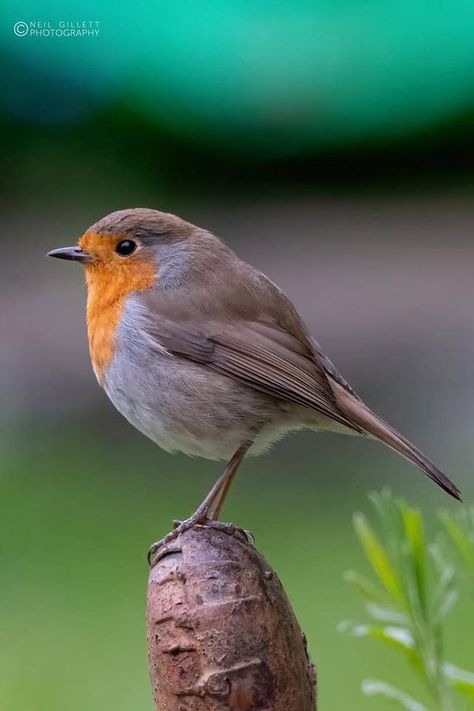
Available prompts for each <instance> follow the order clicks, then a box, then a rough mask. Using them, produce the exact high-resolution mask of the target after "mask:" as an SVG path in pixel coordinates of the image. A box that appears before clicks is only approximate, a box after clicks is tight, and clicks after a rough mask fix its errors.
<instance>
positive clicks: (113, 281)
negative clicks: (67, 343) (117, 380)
mask: <svg viewBox="0 0 474 711" xmlns="http://www.w3.org/2000/svg"><path fill="white" fill-rule="evenodd" d="M123 239H127V238H126V237H124V236H123V235H100V234H97V233H95V232H87V233H86V234H85V235H83V236H82V237H81V238H80V240H79V246H80V247H81V248H82V249H83V250H84V252H87V253H88V254H91V255H92V256H93V257H94V260H93V261H91V262H86V263H85V264H84V266H85V271H86V283H87V333H88V338H89V349H90V354H91V360H92V365H93V367H94V370H95V373H96V375H97V378H98V380H99V382H100V383H101V384H102V383H103V380H104V375H105V371H106V369H107V367H108V366H109V365H110V362H111V360H112V357H113V354H114V345H115V332H116V330H117V326H118V324H119V322H120V317H121V314H122V310H123V307H124V305H125V301H126V297H127V296H128V294H130V293H131V292H134V291H143V290H144V289H148V288H149V287H151V286H153V284H154V283H155V282H156V268H157V265H156V262H155V261H154V260H153V259H150V257H149V255H145V253H144V252H143V251H142V250H141V248H140V246H138V247H137V249H136V251H135V252H134V253H133V254H131V255H130V256H129V257H122V256H120V255H119V254H117V252H116V251H115V248H116V246H117V244H118V243H119V242H120V241H122V240H123Z"/></svg>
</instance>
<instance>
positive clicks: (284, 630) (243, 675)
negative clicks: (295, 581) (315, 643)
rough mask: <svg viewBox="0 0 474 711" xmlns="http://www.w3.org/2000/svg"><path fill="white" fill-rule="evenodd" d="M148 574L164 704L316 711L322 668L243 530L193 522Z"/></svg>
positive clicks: (208, 710) (153, 669)
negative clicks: (317, 669)
mask: <svg viewBox="0 0 474 711" xmlns="http://www.w3.org/2000/svg"><path fill="white" fill-rule="evenodd" d="M172 547H173V548H174V549H175V551H174V552H173V553H171V554H167V555H166V556H165V557H163V558H162V559H161V560H160V561H159V562H158V563H157V564H156V565H155V567H154V568H152V570H151V571H150V575H149V580H148V605H147V638H148V656H149V666H150V677H151V682H152V685H153V693H154V698H155V703H156V708H157V710H158V711H257V710H258V711H264V710H265V711H316V676H315V672H314V667H313V666H312V664H311V662H310V660H309V657H308V653H307V650H306V640H305V637H304V635H303V633H302V632H301V629H300V627H299V625H298V622H297V621H296V618H295V615H294V613H293V610H292V609H291V606H290V603H289V601H288V598H287V596H286V593H285V591H284V590H283V587H282V585H281V583H280V581H279V580H278V577H277V576H276V575H275V573H274V572H273V570H272V569H271V568H270V566H269V565H268V564H267V563H266V562H265V560H264V559H263V558H262V556H261V555H260V554H259V553H258V552H257V551H256V550H255V548H254V547H253V546H252V545H251V544H250V543H249V542H248V541H247V539H246V538H244V537H243V535H242V534H239V533H237V532H235V533H234V534H230V533H228V532H224V531H222V530H218V529H215V528H210V527H203V526H195V527H194V528H192V529H191V530H189V531H186V532H185V533H184V534H182V535H181V536H180V537H179V538H178V539H177V540H176V542H174V543H173V544H172Z"/></svg>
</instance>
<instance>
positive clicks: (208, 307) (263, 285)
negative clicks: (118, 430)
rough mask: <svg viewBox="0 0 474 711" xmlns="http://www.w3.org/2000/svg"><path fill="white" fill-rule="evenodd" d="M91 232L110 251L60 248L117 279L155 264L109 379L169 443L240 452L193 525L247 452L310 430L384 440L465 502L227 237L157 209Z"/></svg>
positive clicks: (115, 395)
mask: <svg viewBox="0 0 474 711" xmlns="http://www.w3.org/2000/svg"><path fill="white" fill-rule="evenodd" d="M88 233H93V234H98V235H99V241H100V242H101V239H102V238H101V236H103V239H104V244H105V243H106V244H107V245H109V244H111V245H112V247H110V249H111V250H112V253H111V254H110V255H109V254H108V252H106V251H105V252H104V250H102V249H101V248H100V245H99V247H97V248H94V249H95V253H92V254H90V253H87V254H86V253H84V252H81V249H79V250H78V248H74V250H70V251H68V250H67V249H66V250H58V251H56V252H55V253H53V256H61V258H65V256H64V255H65V254H66V253H67V254H69V253H70V254H71V256H70V257H68V258H71V259H74V260H76V261H83V262H84V263H85V266H86V269H87V270H89V273H91V271H90V270H92V272H94V270H95V272H97V271H98V270H99V269H100V261H101V260H105V261H106V262H107V270H106V272H105V273H107V274H112V275H116V274H117V275H118V276H120V274H119V272H120V269H122V266H121V265H127V267H126V268H127V270H128V271H127V274H129V273H130V274H134V278H137V274H136V273H135V272H134V271H133V269H134V267H133V265H134V264H136V269H137V270H138V279H137V283H141V280H140V278H139V277H140V271H139V270H140V269H141V270H143V269H144V268H145V267H144V266H143V265H147V266H146V271H147V273H148V272H149V271H150V265H152V269H151V272H152V274H154V273H155V271H156V278H153V280H152V283H151V285H150V284H147V286H146V287H140V288H137V289H135V290H134V289H131V290H130V293H128V295H127V299H126V302H125V304H124V307H123V309H122V311H121V317H120V321H119V323H118V325H117V329H116V333H115V338H114V349H115V350H114V356H113V359H112V360H111V362H110V364H109V366H108V369H107V371H106V372H105V374H104V375H103V377H102V378H101V384H102V385H103V386H104V388H105V390H106V391H107V393H108V395H109V397H110V398H111V400H112V401H113V403H114V404H115V405H116V407H117V408H118V409H119V410H120V411H121V412H122V413H123V414H124V415H125V416H126V417H127V418H128V419H129V420H130V422H132V423H133V424H134V425H135V426H136V427H137V428H138V429H140V430H141V431H142V432H144V433H145V434H146V435H148V436H149V437H151V438H152V439H153V440H154V441H155V442H157V443H158V444H159V445H160V446H162V447H164V448H165V449H168V450H170V451H173V450H179V451H183V452H185V453H187V454H191V455H199V456H204V457H207V458H210V459H226V460H228V461H229V460H230V461H229V464H228V466H227V468H226V470H225V472H224V474H223V476H222V477H221V479H220V480H219V482H218V484H217V485H216V486H215V487H214V488H213V490H212V492H211V494H210V495H209V496H208V497H206V500H205V502H204V503H203V505H202V506H201V507H200V508H199V509H198V511H197V513H196V516H195V517H193V518H192V522H195V521H197V520H203V519H204V518H206V517H209V516H210V515H211V512H212V516H211V518H216V517H217V515H218V513H219V511H220V507H221V506H222V501H223V498H224V496H225V494H226V492H227V489H228V486H229V483H230V481H231V479H232V477H233V476H234V474H235V471H236V469H237V467H238V464H239V463H240V461H241V459H242V458H243V456H244V455H245V453H246V452H247V450H248V451H249V454H258V453H260V452H262V451H264V450H265V449H266V448H267V447H268V446H269V445H271V444H272V443H273V442H274V441H276V440H277V439H278V438H280V437H281V436H283V435H284V434H285V433H286V432H288V431H290V430H292V429H299V428H303V427H307V428H310V429H314V430H323V431H324V430H327V431H337V432H345V433H348V434H358V435H363V436H370V437H372V438H375V439H377V440H378V441H380V442H383V443H384V444H385V445H387V446H388V447H390V448H391V449H393V450H395V451H396V452H397V453H399V454H401V455H402V456H403V457H405V458H406V459H408V460H409V461H411V462H413V463H414V464H415V465H416V466H418V467H419V468H420V469H421V470H422V471H423V472H425V474H427V475H428V476H429V477H430V478H431V479H432V480H433V481H435V482H436V483H437V484H438V485H439V486H441V487H442V488H443V489H444V490H445V491H447V492H448V493H449V494H451V495H452V496H454V497H455V498H458V499H459V498H460V492H459V490H458V488H457V487H456V486H455V484H453V483H452V482H451V481H450V479H448V477H447V476H446V475H445V474H444V473H443V472H441V471H440V470H439V469H438V468H437V467H436V466H435V465H434V464H433V463H432V462H431V461H430V460H429V459H428V458H427V457H426V456H425V455H424V454H423V453H422V452H420V451H419V450H418V449H417V448H416V447H415V446H414V445H413V444H411V443H410V442H409V441H408V440H407V439H406V438H405V437H403V436H402V435H401V434H400V433H399V432H397V431H396V430H395V429H394V428H393V427H391V426H390V425H388V424H387V423H385V422H384V421H383V420H381V419H380V418H379V417H378V416H377V415H375V414H374V413H373V412H372V411H371V410H370V409H369V408H368V407H367V405H366V404H365V403H364V402H363V401H362V400H361V398H360V397H359V396H358V395H357V394H356V392H355V391H354V390H353V389H352V388H351V387H350V385H349V384H348V383H347V381H346V380H345V379H344V378H343V377H342V376H341V374H340V373H339V372H338V371H337V369H336V368H335V366H334V365H333V363H332V362H331V361H330V360H329V358H328V357H327V356H326V355H325V354H324V352H323V351H322V349H321V348H320V346H319V345H318V343H317V342H316V341H315V340H314V339H312V338H311V336H310V334H309V332H308V330H307V328H306V326H305V324H304V323H303V321H302V320H301V318H300V317H299V315H298V313H297V312H296V310H295V308H294V306H293V305H292V304H291V302H290V301H289V300H288V298H287V297H286V296H285V294H284V293H283V292H282V291H281V290H280V289H278V287H277V286H275V284H273V283H272V282H271V281H270V280H269V279H268V278H267V277H266V276H265V275H264V274H262V273H261V272H259V271H258V270H256V269H254V268H253V267H252V266H250V265H249V264H246V263H245V262H243V261H242V260H241V259H239V258H238V257H237V256H236V255H235V254H234V252H232V250H230V249H229V248H228V247H227V246H226V245H225V244H223V243H222V242H221V241H220V240H219V239H218V238H217V237H215V236H214V235H212V234H210V233H209V232H207V231H206V230H203V229H201V228H199V227H196V226H195V225H192V224H190V223H188V222H185V221H184V220H181V219H180V218H178V217H176V216H174V215H168V214H165V213H161V212H157V211H156V210H148V209H134V210H122V211H119V212H115V213H112V214H111V215H108V216H107V217H105V218H103V219H102V220H99V222H97V223H96V224H95V225H93V226H92V227H91V228H90V229H89V230H88ZM86 237H87V233H86ZM115 237H116V242H115V241H114V240H115ZM124 239H126V240H128V241H130V240H132V250H131V252H130V253H127V254H126V255H123V261H121V259H122V257H120V258H119V257H117V255H116V254H114V253H113V250H114V249H115V245H116V244H119V243H120V241H121V240H124ZM85 243H88V242H87V241H86V242H85ZM91 243H92V244H96V243H95V242H94V241H93V240H92V242H91ZM101 244H102V242H101ZM126 246H127V248H128V247H130V242H128V243H127V245H126ZM104 254H105V256H104ZM123 268H124V269H125V267H123ZM114 270H116V271H114ZM122 273H124V272H122ZM110 278H115V277H114V276H111V277H110ZM89 281H90V280H89ZM99 296H100V294H99ZM95 298H96V299H97V298H98V292H97V289H96V291H95ZM109 306H110V304H109ZM112 306H113V305H112Z"/></svg>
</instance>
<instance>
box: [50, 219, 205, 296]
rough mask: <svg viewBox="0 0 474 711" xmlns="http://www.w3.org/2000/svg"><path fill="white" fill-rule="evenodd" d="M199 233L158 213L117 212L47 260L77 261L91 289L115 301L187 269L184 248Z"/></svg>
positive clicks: (200, 232)
mask: <svg viewBox="0 0 474 711" xmlns="http://www.w3.org/2000/svg"><path fill="white" fill-rule="evenodd" d="M203 234H205V235H208V233H205V232H204V231H203V230H200V229H199V228H198V227H196V226H195V225H192V224H190V223H189V222H185V221H184V220H182V219H180V218H179V217H176V216H175V215H171V214H167V213H164V212H159V211H158V210H151V209H147V208H134V209H130V210H119V211H117V212H112V213H111V214H110V215H107V216H106V217H103V218H102V219H101V220H99V221H98V222H96V223H95V224H94V225H92V226H91V227H89V229H88V230H87V231H86V232H85V233H84V234H83V235H82V236H81V237H80V238H79V240H78V243H77V245H75V246H73V247H62V248H60V249H53V250H52V251H51V252H48V256H49V257H56V258H58V259H66V260H70V261H73V262H79V263H81V264H82V265H83V266H84V267H85V272H86V281H87V285H88V287H89V289H91V288H92V289H100V291H101V293H102V295H103V298H105V297H106V294H107V293H109V294H110V296H111V298H114V297H115V298H116V297H117V296H122V295H125V294H126V293H128V292H132V291H140V290H143V289H146V288H147V287H150V286H153V285H154V284H155V283H158V282H159V281H161V279H160V275H161V274H162V275H163V278H164V280H169V279H170V277H171V278H175V279H176V278H177V275H178V272H179V271H183V270H184V268H185V262H186V251H187V250H186V247H185V246H184V245H185V244H186V243H188V242H189V241H191V242H193V239H192V238H193V237H194V238H196V237H197V236H199V235H203ZM188 251H189V250H188Z"/></svg>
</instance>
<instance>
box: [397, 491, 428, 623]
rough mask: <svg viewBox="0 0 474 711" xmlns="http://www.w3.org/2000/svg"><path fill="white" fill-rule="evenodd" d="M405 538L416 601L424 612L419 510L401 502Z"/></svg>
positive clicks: (422, 542) (423, 577)
mask: <svg viewBox="0 0 474 711" xmlns="http://www.w3.org/2000/svg"><path fill="white" fill-rule="evenodd" d="M401 511H402V519H403V525H404V528H405V538H406V541H407V543H408V549H409V563H410V568H411V570H410V573H411V574H412V575H413V580H414V588H415V590H414V593H415V600H416V603H417V604H419V606H420V608H421V610H422V612H423V614H425V613H426V589H425V549H426V544H425V536H424V532H423V520H422V518H421V514H420V512H419V511H416V510H415V509H412V508H410V507H408V506H407V505H406V504H403V505H402V507H401Z"/></svg>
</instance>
